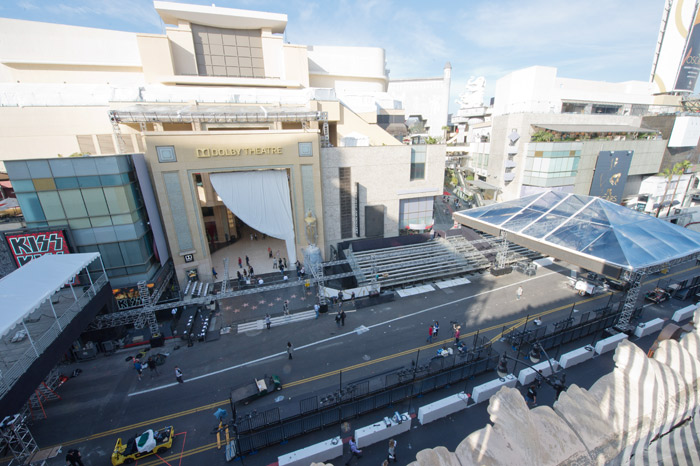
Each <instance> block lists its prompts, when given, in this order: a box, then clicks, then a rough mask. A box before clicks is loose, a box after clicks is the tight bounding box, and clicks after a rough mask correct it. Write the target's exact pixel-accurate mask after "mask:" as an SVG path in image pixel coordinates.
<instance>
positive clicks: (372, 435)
mask: <svg viewBox="0 0 700 466" xmlns="http://www.w3.org/2000/svg"><path fill="white" fill-rule="evenodd" d="M410 429H411V418H410V417H409V416H408V413H403V414H401V422H400V423H399V422H397V421H395V420H393V419H392V420H391V421H390V422H389V425H388V426H387V425H386V423H385V422H384V420H383V419H382V420H381V421H379V422H375V423H374V424H372V425H369V426H366V427H362V428H360V429H356V430H355V440H356V441H357V447H358V448H364V447H366V446H368V445H372V444H373V443H377V442H381V441H382V440H389V439H390V438H392V437H396V436H397V435H399V434H402V433H404V432H408V431H409V430H410Z"/></svg>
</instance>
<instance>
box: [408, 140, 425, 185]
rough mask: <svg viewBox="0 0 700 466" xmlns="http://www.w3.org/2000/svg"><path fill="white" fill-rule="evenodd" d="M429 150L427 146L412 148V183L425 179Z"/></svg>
mask: <svg viewBox="0 0 700 466" xmlns="http://www.w3.org/2000/svg"><path fill="white" fill-rule="evenodd" d="M427 152H428V148H427V146H425V145H417V146H411V181H413V180H424V179H425V156H426V154H427Z"/></svg>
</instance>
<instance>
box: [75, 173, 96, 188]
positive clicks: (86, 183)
mask: <svg viewBox="0 0 700 466" xmlns="http://www.w3.org/2000/svg"><path fill="white" fill-rule="evenodd" d="M78 184H79V185H80V187H81V188H96V187H98V186H100V177H99V176H79V177H78Z"/></svg>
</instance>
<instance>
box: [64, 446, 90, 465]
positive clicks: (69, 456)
mask: <svg viewBox="0 0 700 466" xmlns="http://www.w3.org/2000/svg"><path fill="white" fill-rule="evenodd" d="M66 465H67V466H85V464H84V463H83V460H82V456H81V455H80V452H79V451H78V450H76V449H75V448H72V449H70V450H68V453H66Z"/></svg>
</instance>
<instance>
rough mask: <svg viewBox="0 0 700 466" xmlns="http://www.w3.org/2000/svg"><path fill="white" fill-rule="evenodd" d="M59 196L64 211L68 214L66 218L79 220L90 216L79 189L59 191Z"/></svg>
mask: <svg viewBox="0 0 700 466" xmlns="http://www.w3.org/2000/svg"><path fill="white" fill-rule="evenodd" d="M58 195H59V196H60V198H61V202H62V203H63V210H64V211H65V212H66V217H68V218H79V217H87V216H88V214H87V209H85V203H84V202H83V196H82V195H81V194H80V190H79V189H68V190H65V191H59V192H58Z"/></svg>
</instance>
